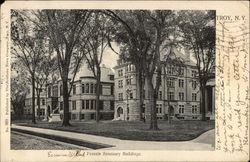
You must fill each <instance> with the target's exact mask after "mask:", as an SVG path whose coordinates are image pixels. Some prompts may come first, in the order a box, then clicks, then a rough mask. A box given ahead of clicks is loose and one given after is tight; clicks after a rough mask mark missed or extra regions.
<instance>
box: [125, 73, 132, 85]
mask: <svg viewBox="0 0 250 162" xmlns="http://www.w3.org/2000/svg"><path fill="white" fill-rule="evenodd" d="M132 79H133V76H132V75H131V76H127V79H126V84H127V85H131V83H132Z"/></svg>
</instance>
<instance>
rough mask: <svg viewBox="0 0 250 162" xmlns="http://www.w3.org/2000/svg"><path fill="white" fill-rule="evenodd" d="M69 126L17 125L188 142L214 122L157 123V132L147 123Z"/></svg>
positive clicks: (51, 124) (114, 122)
mask: <svg viewBox="0 0 250 162" xmlns="http://www.w3.org/2000/svg"><path fill="white" fill-rule="evenodd" d="M71 124H72V126H71V127H63V126H62V124H61V122H54V123H48V122H44V121H39V122H37V124H32V123H30V122H27V123H20V124H19V125H24V126H30V127H39V128H47V129H53V130H62V131H70V132H78V133H85V134H92V135H98V136H104V137H113V138H118V139H123V140H139V141H188V140H192V139H194V138H196V137H198V136H199V135H201V134H202V133H204V132H206V131H208V130H211V129H214V127H215V123H214V121H172V123H171V124H169V123H168V122H167V121H158V126H159V128H160V130H157V131H153V130H149V123H143V122H138V121H137V122H135V121H101V122H99V123H96V122H95V121H89V122H76V121H71Z"/></svg>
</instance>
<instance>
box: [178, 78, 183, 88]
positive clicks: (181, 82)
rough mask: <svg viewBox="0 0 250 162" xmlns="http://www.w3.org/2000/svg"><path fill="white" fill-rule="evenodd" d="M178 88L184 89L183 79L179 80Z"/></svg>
mask: <svg viewBox="0 0 250 162" xmlns="http://www.w3.org/2000/svg"><path fill="white" fill-rule="evenodd" d="M179 87H180V88H183V87H184V80H183V79H179Z"/></svg>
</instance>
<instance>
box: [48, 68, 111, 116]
mask: <svg viewBox="0 0 250 162" xmlns="http://www.w3.org/2000/svg"><path fill="white" fill-rule="evenodd" d="M95 85H96V80H95V78H94V75H93V73H92V71H90V70H89V69H88V68H87V66H83V67H82V68H81V69H80V71H79V72H78V73H77V74H76V76H75V81H74V84H73V87H72V90H71V94H70V97H69V111H70V119H71V120H94V119H95V116H96V114H95V112H96V88H95ZM47 88H48V92H49V94H48V96H50V97H48V99H47V110H48V112H50V113H51V112H53V111H54V110H55V109H57V108H59V113H60V114H61V118H63V93H62V81H61V80H58V82H57V84H54V85H48V87H47ZM99 109H100V119H101V120H102V119H103V120H108V119H110V120H111V119H113V116H114V72H113V71H112V69H110V68H106V67H105V66H103V67H101V95H100V106H99Z"/></svg>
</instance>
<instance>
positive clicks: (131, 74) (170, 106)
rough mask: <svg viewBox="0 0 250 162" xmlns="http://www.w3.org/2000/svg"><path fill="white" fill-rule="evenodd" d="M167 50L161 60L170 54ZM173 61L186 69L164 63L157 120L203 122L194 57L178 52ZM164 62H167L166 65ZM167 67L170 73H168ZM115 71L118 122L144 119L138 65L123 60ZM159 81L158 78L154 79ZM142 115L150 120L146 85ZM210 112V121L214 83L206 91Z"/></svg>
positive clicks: (120, 60)
mask: <svg viewBox="0 0 250 162" xmlns="http://www.w3.org/2000/svg"><path fill="white" fill-rule="evenodd" d="M169 52H170V50H169V51H166V53H165V55H162V56H161V60H164V57H165V56H167V55H169ZM170 57H172V59H174V58H177V59H179V60H181V61H182V62H183V64H184V66H181V67H178V70H176V67H175V66H173V65H171V64H164V66H163V69H162V71H163V74H162V76H161V79H162V80H161V85H160V89H159V93H158V100H157V105H156V110H157V118H158V119H167V118H168V117H169V116H170V117H171V118H173V119H184V120H199V119H201V113H200V92H199V84H198V83H199V82H198V78H197V75H196V74H197V69H196V65H195V63H194V62H193V61H192V60H191V59H190V54H189V52H188V51H186V50H185V55H184V54H183V53H181V52H179V51H178V50H177V49H174V50H172V53H171V54H170ZM162 63H164V61H163V62H162ZM164 68H165V70H166V74H164ZM114 69H115V114H114V119H116V120H140V114H139V112H140V110H139V109H140V106H139V103H138V100H139V98H138V95H137V94H136V93H138V91H137V86H139V85H138V82H137V81H136V80H137V78H136V77H137V75H136V72H135V70H136V69H135V66H134V65H132V64H131V63H129V62H125V61H124V60H122V59H119V60H118V61H117V66H116V67H115V68H114ZM154 78H156V75H155V76H154ZM154 80H155V79H154ZM143 92H144V93H143V98H144V99H143V108H142V110H141V111H142V116H143V117H145V118H146V120H149V118H150V106H149V103H150V102H149V100H148V97H147V96H148V90H147V87H146V86H145V88H144V91H143ZM206 94H207V96H206V98H207V99H206V105H207V106H206V112H207V118H208V119H214V82H213V80H211V81H210V82H209V85H208V89H207V92H206Z"/></svg>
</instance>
